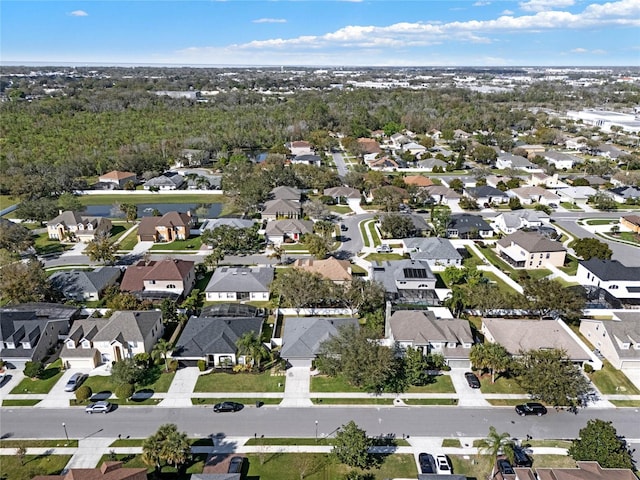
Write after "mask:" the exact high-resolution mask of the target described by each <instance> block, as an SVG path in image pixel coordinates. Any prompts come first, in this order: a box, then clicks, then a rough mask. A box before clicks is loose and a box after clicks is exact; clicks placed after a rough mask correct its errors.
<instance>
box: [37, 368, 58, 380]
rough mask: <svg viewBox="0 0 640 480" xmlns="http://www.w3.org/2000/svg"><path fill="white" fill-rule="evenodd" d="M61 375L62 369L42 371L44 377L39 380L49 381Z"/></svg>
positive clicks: (41, 376)
mask: <svg viewBox="0 0 640 480" xmlns="http://www.w3.org/2000/svg"><path fill="white" fill-rule="evenodd" d="M59 373H60V367H50V368H46V369H44V370H43V371H42V375H40V376H39V377H38V380H48V379H50V378H53V377H55V376H56V375H57V374H59Z"/></svg>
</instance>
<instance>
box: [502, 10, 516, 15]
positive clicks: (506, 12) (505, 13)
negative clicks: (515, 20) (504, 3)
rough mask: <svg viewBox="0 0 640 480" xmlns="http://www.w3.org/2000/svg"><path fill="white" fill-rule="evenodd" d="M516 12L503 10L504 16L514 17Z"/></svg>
mask: <svg viewBox="0 0 640 480" xmlns="http://www.w3.org/2000/svg"><path fill="white" fill-rule="evenodd" d="M514 13H515V12H514V11H513V10H503V11H502V15H513V14H514Z"/></svg>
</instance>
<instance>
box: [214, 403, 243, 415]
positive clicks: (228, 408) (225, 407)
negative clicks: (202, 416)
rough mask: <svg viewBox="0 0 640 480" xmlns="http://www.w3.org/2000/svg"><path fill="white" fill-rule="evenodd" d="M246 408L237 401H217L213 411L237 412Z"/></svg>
mask: <svg viewBox="0 0 640 480" xmlns="http://www.w3.org/2000/svg"><path fill="white" fill-rule="evenodd" d="M243 408H244V405H243V404H241V403H237V402H220V403H216V404H215V405H214V406H213V411H214V412H216V413H219V412H237V411H239V410H242V409H243Z"/></svg>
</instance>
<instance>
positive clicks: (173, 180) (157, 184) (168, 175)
mask: <svg viewBox="0 0 640 480" xmlns="http://www.w3.org/2000/svg"><path fill="white" fill-rule="evenodd" d="M183 183H184V177H183V176H182V175H180V174H179V173H177V172H165V173H163V174H162V175H159V176H157V177H154V178H150V179H149V180H147V181H146V182H144V186H143V188H144V189H145V190H155V189H158V190H177V189H179V188H180V187H182V184H183Z"/></svg>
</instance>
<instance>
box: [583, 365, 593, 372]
mask: <svg viewBox="0 0 640 480" xmlns="http://www.w3.org/2000/svg"><path fill="white" fill-rule="evenodd" d="M584 371H585V373H593V367H592V366H591V365H589V364H588V363H585V364H584Z"/></svg>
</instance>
